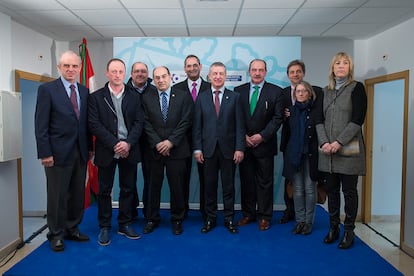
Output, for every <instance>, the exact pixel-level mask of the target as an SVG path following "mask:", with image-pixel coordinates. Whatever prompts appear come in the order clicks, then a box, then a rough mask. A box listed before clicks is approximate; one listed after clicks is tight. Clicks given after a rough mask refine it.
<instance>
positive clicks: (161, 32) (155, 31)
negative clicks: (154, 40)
mask: <svg viewBox="0 0 414 276" xmlns="http://www.w3.org/2000/svg"><path fill="white" fill-rule="evenodd" d="M140 26H141V28H142V29H143V31H144V32H145V34H146V35H147V36H149V37H170V36H187V35H188V34H187V29H186V28H185V26H184V25H168V26H165V25H140Z"/></svg>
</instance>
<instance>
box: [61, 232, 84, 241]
mask: <svg viewBox="0 0 414 276" xmlns="http://www.w3.org/2000/svg"><path fill="white" fill-rule="evenodd" d="M65 239H67V240H71V241H78V242H85V241H89V237H88V236H86V235H85V234H82V233H81V232H79V231H77V232H74V233H71V234H68V235H66V237H65Z"/></svg>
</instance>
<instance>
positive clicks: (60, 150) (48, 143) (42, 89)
mask: <svg viewBox="0 0 414 276" xmlns="http://www.w3.org/2000/svg"><path fill="white" fill-rule="evenodd" d="M78 90H79V96H80V116H79V121H78V119H77V118H76V114H75V111H74V110H73V106H72V103H71V101H70V98H69V97H68V94H67V93H66V89H65V87H64V86H63V83H62V81H61V79H60V78H58V79H56V80H54V81H51V82H48V83H44V84H42V85H41V86H39V89H38V94H37V104H36V111H35V134H36V143H37V157H38V158H45V157H49V156H53V159H54V162H55V165H56V166H65V165H68V164H70V162H71V160H73V154H74V150H73V149H74V147H75V146H77V145H79V149H80V154H81V157H82V159H83V160H84V161H85V162H86V161H88V149H91V147H92V142H91V141H92V140H91V137H90V135H89V133H88V127H87V116H88V115H87V111H88V96H89V91H88V89H87V88H86V87H85V86H83V85H81V84H79V83H78Z"/></svg>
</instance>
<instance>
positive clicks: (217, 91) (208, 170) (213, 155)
mask: <svg viewBox="0 0 414 276" xmlns="http://www.w3.org/2000/svg"><path fill="white" fill-rule="evenodd" d="M209 79H210V80H211V89H210V90H207V91H205V92H203V93H200V94H199V96H198V98H197V101H196V105H195V110H194V121H193V150H194V157H195V159H196V160H197V162H198V163H202V164H204V183H205V200H206V203H205V211H206V218H205V221H204V225H203V227H202V228H201V232H202V233H208V232H209V231H211V230H212V229H213V228H214V227H215V226H216V219H217V188H218V174H219V172H220V173H221V184H222V190H223V205H224V211H223V213H224V225H225V226H226V228H227V229H228V230H229V232H230V233H238V230H237V226H236V224H235V223H234V222H233V219H234V197H235V195H234V175H235V170H236V165H237V164H239V163H240V162H241V161H242V160H243V157H244V150H245V138H244V136H245V130H244V123H243V117H242V113H241V109H240V103H239V94H238V93H235V92H234V91H231V90H228V89H226V88H225V87H224V82H225V80H226V67H225V65H224V64H223V63H221V62H214V63H213V64H211V66H210V70H209Z"/></svg>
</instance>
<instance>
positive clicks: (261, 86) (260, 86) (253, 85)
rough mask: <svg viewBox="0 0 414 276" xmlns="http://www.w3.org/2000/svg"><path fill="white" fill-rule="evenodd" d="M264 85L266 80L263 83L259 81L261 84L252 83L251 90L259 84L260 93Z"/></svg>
mask: <svg viewBox="0 0 414 276" xmlns="http://www.w3.org/2000/svg"><path fill="white" fill-rule="evenodd" d="M263 85H264V81H262V82H261V83H259V84H254V83H252V82H251V83H250V91H252V92H253V91H254V87H255V86H259V94H260V91H262V88H263Z"/></svg>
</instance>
